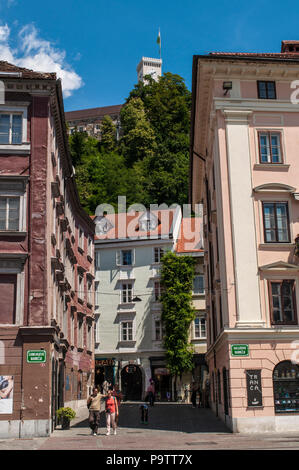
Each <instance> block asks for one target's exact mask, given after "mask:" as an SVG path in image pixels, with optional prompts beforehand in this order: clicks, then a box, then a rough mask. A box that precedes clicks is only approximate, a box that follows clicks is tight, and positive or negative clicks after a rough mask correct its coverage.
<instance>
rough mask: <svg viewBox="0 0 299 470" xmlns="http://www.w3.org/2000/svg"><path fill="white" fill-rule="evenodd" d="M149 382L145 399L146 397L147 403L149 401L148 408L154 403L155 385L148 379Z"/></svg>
mask: <svg viewBox="0 0 299 470" xmlns="http://www.w3.org/2000/svg"><path fill="white" fill-rule="evenodd" d="M149 382H150V384H149V386H148V387H147V397H148V401H149V404H150V406H154V403H155V384H154V381H153V380H152V379H150V381H149Z"/></svg>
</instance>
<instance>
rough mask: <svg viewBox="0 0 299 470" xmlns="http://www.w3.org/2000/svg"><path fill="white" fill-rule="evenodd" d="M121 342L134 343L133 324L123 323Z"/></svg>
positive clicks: (130, 322) (129, 322)
mask: <svg viewBox="0 0 299 470" xmlns="http://www.w3.org/2000/svg"><path fill="white" fill-rule="evenodd" d="M121 341H133V322H132V321H127V322H122V323H121Z"/></svg>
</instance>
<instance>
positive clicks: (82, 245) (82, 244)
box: [78, 228, 84, 250]
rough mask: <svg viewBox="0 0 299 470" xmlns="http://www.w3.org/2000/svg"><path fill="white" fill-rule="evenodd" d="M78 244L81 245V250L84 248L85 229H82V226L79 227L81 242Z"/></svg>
mask: <svg viewBox="0 0 299 470" xmlns="http://www.w3.org/2000/svg"><path fill="white" fill-rule="evenodd" d="M78 246H79V248H81V250H83V249H84V233H83V230H81V228H79V243H78Z"/></svg>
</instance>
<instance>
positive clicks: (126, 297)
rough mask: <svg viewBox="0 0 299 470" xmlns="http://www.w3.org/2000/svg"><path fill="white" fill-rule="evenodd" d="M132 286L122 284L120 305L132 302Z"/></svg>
mask: <svg viewBox="0 0 299 470" xmlns="http://www.w3.org/2000/svg"><path fill="white" fill-rule="evenodd" d="M132 298H133V286H132V284H127V283H124V284H123V285H122V289H121V303H123V304H127V303H130V302H132Z"/></svg>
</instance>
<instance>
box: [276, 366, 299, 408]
mask: <svg viewBox="0 0 299 470" xmlns="http://www.w3.org/2000/svg"><path fill="white" fill-rule="evenodd" d="M273 388H274V405H275V413H290V412H293V413H296V412H297V413H298V412H299V367H298V366H297V365H296V364H293V363H292V362H290V361H283V362H280V363H279V364H278V365H277V366H276V367H275V369H274V372H273Z"/></svg>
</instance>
